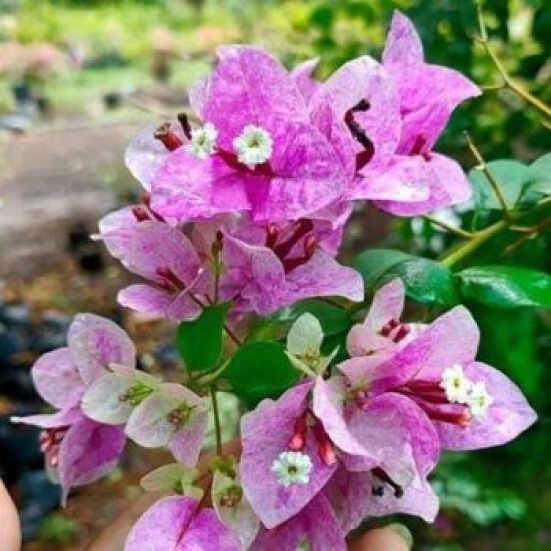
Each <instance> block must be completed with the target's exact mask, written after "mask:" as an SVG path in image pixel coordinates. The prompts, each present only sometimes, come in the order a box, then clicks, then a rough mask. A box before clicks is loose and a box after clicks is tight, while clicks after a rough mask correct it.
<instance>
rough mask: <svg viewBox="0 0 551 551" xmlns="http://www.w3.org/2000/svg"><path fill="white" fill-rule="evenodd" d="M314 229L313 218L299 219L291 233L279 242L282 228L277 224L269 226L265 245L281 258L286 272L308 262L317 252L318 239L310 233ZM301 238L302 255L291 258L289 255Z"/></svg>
mask: <svg viewBox="0 0 551 551" xmlns="http://www.w3.org/2000/svg"><path fill="white" fill-rule="evenodd" d="M313 229H314V224H313V223H312V221H311V220H304V219H303V220H299V221H298V222H295V228H294V230H293V231H292V233H291V235H290V236H289V237H287V238H286V239H283V240H282V241H281V242H279V243H278V240H279V239H280V237H281V231H280V229H279V228H278V227H277V226H275V225H271V226H268V228H267V229H266V241H265V245H266V247H268V248H270V249H272V250H273V251H274V253H275V254H276V256H277V257H278V258H279V260H281V263H282V264H283V269H284V270H285V273H286V274H288V273H289V272H291V271H292V270H294V269H295V268H298V267H299V266H302V265H303V264H306V262H308V261H309V260H310V259H311V258H312V256H313V255H314V253H315V252H316V249H317V247H318V240H317V238H316V236H315V235H313V234H312V233H310V232H312V231H313ZM301 240H302V255H300V256H293V257H291V258H289V256H288V255H289V254H291V252H292V251H293V249H295V247H296V246H297V245H298V243H300V241H301Z"/></svg>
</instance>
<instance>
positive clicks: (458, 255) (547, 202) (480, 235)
mask: <svg viewBox="0 0 551 551" xmlns="http://www.w3.org/2000/svg"><path fill="white" fill-rule="evenodd" d="M549 206H551V198H549V197H548V198H546V199H543V200H542V201H540V202H539V203H536V204H535V205H534V207H533V208H531V209H530V210H526V211H523V212H510V215H509V218H504V219H503V220H500V221H499V222H496V223H495V224H492V225H491V226H488V227H487V228H484V229H483V230H481V231H479V232H477V233H475V234H474V236H473V238H472V239H471V240H470V241H467V242H466V243H464V244H463V245H461V246H460V247H458V248H456V249H455V250H454V251H453V252H452V253H451V254H449V255H448V256H446V257H444V258H443V259H442V260H441V261H440V262H441V263H442V264H443V265H444V266H447V267H448V268H449V267H451V266H454V265H455V264H457V263H458V262H460V261H461V260H463V259H464V258H465V257H466V256H468V255H470V254H471V253H473V252H474V251H476V249H478V248H479V247H480V246H481V245H483V244H484V243H486V241H488V240H489V239H491V238H492V237H494V236H495V235H497V234H498V233H500V232H501V231H503V230H504V229H507V228H509V227H511V226H512V225H514V223H515V222H516V221H517V220H520V219H521V218H523V217H524V216H527V215H528V214H534V213H535V212H537V211H539V210H542V209H545V208H546V207H549Z"/></svg>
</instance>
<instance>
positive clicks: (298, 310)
mask: <svg viewBox="0 0 551 551" xmlns="http://www.w3.org/2000/svg"><path fill="white" fill-rule="evenodd" d="M306 313H309V314H312V315H313V316H315V317H316V318H317V319H318V320H319V322H320V323H321V327H322V329H323V333H324V335H325V336H331V335H336V334H338V333H342V332H343V331H348V329H350V327H352V325H353V320H352V318H351V317H350V315H349V314H348V312H347V311H346V310H345V309H344V308H341V307H340V306H337V305H336V304H329V303H328V302H324V301H323V300H314V299H307V300H302V301H300V302H297V303H295V304H293V305H291V306H289V307H286V308H282V309H281V310H278V311H277V312H276V313H275V314H272V315H271V316H268V317H267V318H265V319H263V320H262V321H261V322H260V323H259V324H258V325H257V326H256V327H255V328H254V329H253V331H252V332H251V335H250V336H249V339H248V340H249V341H253V340H254V341H259V340H262V341H266V340H282V339H284V338H285V337H286V336H287V333H288V332H289V329H290V327H291V325H293V323H294V322H295V321H296V320H297V318H299V317H300V316H301V315H302V314H306Z"/></svg>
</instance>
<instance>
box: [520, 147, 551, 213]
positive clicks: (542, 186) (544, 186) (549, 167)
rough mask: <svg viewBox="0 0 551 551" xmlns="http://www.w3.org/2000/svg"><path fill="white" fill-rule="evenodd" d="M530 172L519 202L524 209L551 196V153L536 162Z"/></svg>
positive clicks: (530, 167)
mask: <svg viewBox="0 0 551 551" xmlns="http://www.w3.org/2000/svg"><path fill="white" fill-rule="evenodd" d="M528 171H529V181H528V183H527V184H526V185H525V187H524V189H523V191H522V194H521V196H520V198H519V201H518V203H519V205H520V206H522V207H530V206H531V205H533V204H534V203H537V202H538V201H540V200H541V199H543V198H544V197H549V196H551V153H548V154H547V155H544V156H543V157H540V158H539V159H537V160H536V161H534V162H533V163H532V164H531V165H530V166H529V168H528Z"/></svg>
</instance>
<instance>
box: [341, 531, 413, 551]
mask: <svg viewBox="0 0 551 551" xmlns="http://www.w3.org/2000/svg"><path fill="white" fill-rule="evenodd" d="M404 528H405V527H402V526H401V525H400V529H397V528H395V526H392V527H386V528H376V529H374V530H370V531H369V532H367V533H366V534H364V535H363V536H361V537H360V538H358V539H357V540H355V541H354V542H353V543H352V544H351V545H350V547H349V550H350V551H409V550H410V549H411V545H410V543H409V542H408V541H406V536H405V534H404V532H403V531H402V529H404ZM405 530H407V528H405ZM408 539H410V538H408ZM410 541H411V540H410Z"/></svg>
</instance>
